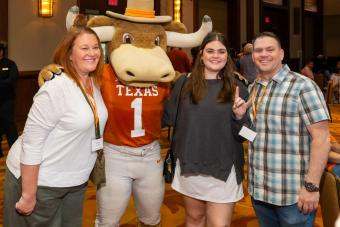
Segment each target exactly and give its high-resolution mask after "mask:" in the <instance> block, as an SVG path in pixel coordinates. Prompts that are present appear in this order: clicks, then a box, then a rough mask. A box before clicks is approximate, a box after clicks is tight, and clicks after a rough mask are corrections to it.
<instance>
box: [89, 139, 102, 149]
mask: <svg viewBox="0 0 340 227" xmlns="http://www.w3.org/2000/svg"><path fill="white" fill-rule="evenodd" d="M101 149H103V137H102V138H99V139H95V140H92V152H96V151H98V150H101Z"/></svg>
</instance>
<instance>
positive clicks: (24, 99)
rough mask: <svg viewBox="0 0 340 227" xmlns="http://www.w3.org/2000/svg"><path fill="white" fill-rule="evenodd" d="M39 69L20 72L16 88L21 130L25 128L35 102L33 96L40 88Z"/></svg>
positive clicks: (17, 119) (18, 118) (18, 125)
mask: <svg viewBox="0 0 340 227" xmlns="http://www.w3.org/2000/svg"><path fill="white" fill-rule="evenodd" d="M38 73H39V71H26V72H20V76H19V79H18V81H17V88H16V92H17V93H16V94H17V96H16V106H15V108H16V114H15V117H16V123H17V127H18V130H19V131H20V132H21V131H22V129H23V128H24V125H25V122H26V119H27V114H28V112H29V110H30V108H31V106H32V103H33V96H34V95H35V93H36V92H37V91H38V90H39V86H38V79H37V78H38Z"/></svg>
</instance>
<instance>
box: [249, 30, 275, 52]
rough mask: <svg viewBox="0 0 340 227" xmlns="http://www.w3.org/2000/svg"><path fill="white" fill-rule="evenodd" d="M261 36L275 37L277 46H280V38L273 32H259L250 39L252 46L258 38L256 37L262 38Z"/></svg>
mask: <svg viewBox="0 0 340 227" xmlns="http://www.w3.org/2000/svg"><path fill="white" fill-rule="evenodd" d="M262 37H271V38H273V39H275V40H276V41H277V43H278V44H279V47H280V48H281V40H280V38H279V37H278V36H277V35H276V34H275V33H273V32H267V31H265V32H261V33H259V34H257V35H255V36H254V38H253V40H252V43H253V46H254V43H255V41H256V40H257V39H258V38H262Z"/></svg>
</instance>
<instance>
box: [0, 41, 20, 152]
mask: <svg viewBox="0 0 340 227" xmlns="http://www.w3.org/2000/svg"><path fill="white" fill-rule="evenodd" d="M18 77H19V71H18V67H17V65H16V64H15V62H14V61H12V60H10V59H8V58H7V57H6V45H5V43H4V42H0V157H3V156H4V154H3V151H2V148H1V141H2V135H6V138H7V142H8V144H9V147H11V146H12V145H13V143H14V142H15V141H16V139H17V138H18V132H17V128H16V125H15V96H16V92H15V89H16V81H17V79H18Z"/></svg>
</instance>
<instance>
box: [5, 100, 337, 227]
mask: <svg viewBox="0 0 340 227" xmlns="http://www.w3.org/2000/svg"><path fill="white" fill-rule="evenodd" d="M330 109H331V113H332V118H333V122H332V123H330V131H331V133H332V134H333V135H334V136H335V137H336V138H337V140H338V141H340V105H339V104H333V105H331V106H330ZM161 145H162V153H163V156H165V152H166V149H167V147H168V142H167V130H164V131H163V133H162V138H161ZM2 146H3V148H5V151H6V153H7V150H8V146H7V144H6V143H5V142H3V144H2ZM4 163H5V157H4V158H1V159H0V207H1V210H2V206H3V181H4ZM243 184H244V186H245V182H244V183H243ZM244 191H245V192H246V190H244ZM95 207H96V195H95V186H94V185H92V184H90V186H89V188H88V190H87V193H86V200H85V204H84V220H83V227H92V226H93V221H94V218H95ZM161 211H162V226H163V227H184V219H185V211H184V204H183V199H182V197H181V195H180V194H178V193H177V192H175V191H173V190H172V189H171V188H170V186H169V185H167V186H166V191H165V198H164V203H163V206H162V210H161ZM2 217H3V214H2V212H0V227H2V226H3V221H2V220H3V218H2ZM135 223H136V215H135V210H134V208H133V200H132V199H131V200H130V203H129V206H128V208H127V211H126V212H125V215H124V217H123V218H122V221H121V226H122V227H134V226H136V224H135ZM232 226H233V227H257V226H259V224H258V222H257V219H256V217H255V214H254V211H253V208H252V206H251V202H250V196H249V195H248V194H247V193H246V195H245V197H244V198H243V199H242V200H241V201H240V202H238V203H237V204H236V206H235V209H234V214H233V220H232ZM322 226H323V224H322V217H321V212H320V209H319V210H318V214H317V218H316V223H315V227H322ZM13 227H14V226H13ZM15 227H16V226H15Z"/></svg>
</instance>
